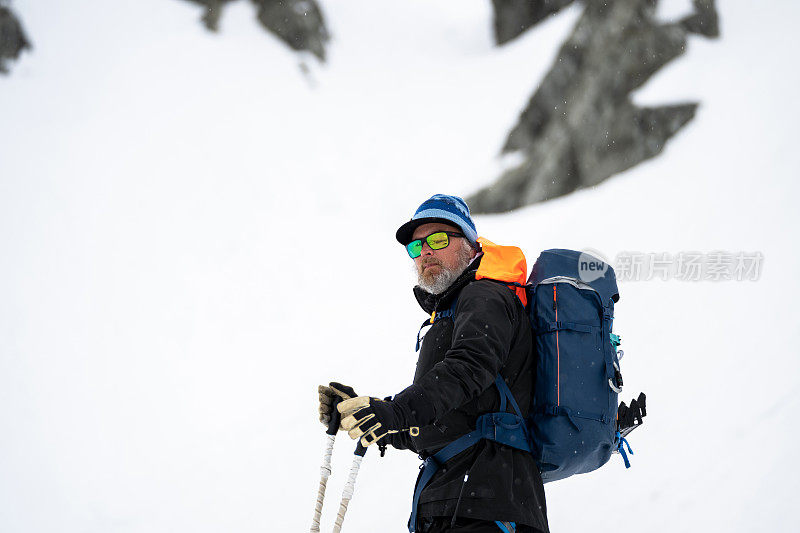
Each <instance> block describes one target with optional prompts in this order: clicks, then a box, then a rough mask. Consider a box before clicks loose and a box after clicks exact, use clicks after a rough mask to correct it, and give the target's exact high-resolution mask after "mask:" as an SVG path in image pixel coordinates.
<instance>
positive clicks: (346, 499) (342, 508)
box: [333, 440, 367, 533]
mask: <svg viewBox="0 0 800 533" xmlns="http://www.w3.org/2000/svg"><path fill="white" fill-rule="evenodd" d="M365 453H367V449H366V448H365V447H364V446H362V445H361V441H360V440H359V441H358V445H357V446H356V451H355V452H354V455H355V457H353V465H352V466H351V467H350V475H349V476H348V478H347V484H346V485H345V486H344V491H342V502H341V503H340V504H339V512H338V513H336V523H335V524H334V525H333V533H339V532H340V531H341V530H342V522H344V514H345V513H346V512H347V505H348V504H349V503H350V500H351V499H353V493H354V492H355V490H356V477H357V476H358V470H359V469H360V468H361V461H362V460H363V459H364V454H365Z"/></svg>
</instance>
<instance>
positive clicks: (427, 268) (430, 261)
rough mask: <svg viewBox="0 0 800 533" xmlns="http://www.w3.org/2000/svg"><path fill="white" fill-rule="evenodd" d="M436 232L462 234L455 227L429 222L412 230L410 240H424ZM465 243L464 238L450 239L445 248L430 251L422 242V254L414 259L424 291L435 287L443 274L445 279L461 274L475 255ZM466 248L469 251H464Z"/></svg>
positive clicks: (473, 250) (425, 243)
mask: <svg viewBox="0 0 800 533" xmlns="http://www.w3.org/2000/svg"><path fill="white" fill-rule="evenodd" d="M437 231H450V232H457V233H462V232H461V229H459V228H457V227H455V226H451V225H449V224H444V223H441V222H430V223H428V224H423V225H421V226H419V227H418V228H417V229H416V230H414V233H413V235H412V240H416V239H424V238H425V237H427V236H428V235H430V234H431V233H436V232H437ZM465 243H466V240H465V238H464V237H450V244H449V245H448V246H447V247H446V248H442V249H441V250H431V247H430V246H428V243H427V242H425V241H424V240H423V241H422V254H421V255H420V256H419V257H417V258H415V259H414V264H415V265H416V267H417V276H418V278H419V282H420V286H421V287H422V288H424V289H427V288H428V287H432V286H435V285H436V281H437V279H440V278H442V274H445V275H446V278H454V277H455V276H453V275H452V274H453V273H455V275H456V276H457V275H459V274H461V272H463V271H464V268H466V266H467V265H468V264H469V261H470V260H471V259H472V258H473V257H475V254H476V253H477V252H476V251H475V249H473V248H472V247H468V246H465ZM467 247H468V248H469V249H468V250H465V249H466V248H467ZM450 281H452V279H450ZM434 292H436V291H434ZM439 292H440V291H439Z"/></svg>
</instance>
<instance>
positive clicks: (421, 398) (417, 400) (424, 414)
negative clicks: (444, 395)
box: [392, 385, 436, 428]
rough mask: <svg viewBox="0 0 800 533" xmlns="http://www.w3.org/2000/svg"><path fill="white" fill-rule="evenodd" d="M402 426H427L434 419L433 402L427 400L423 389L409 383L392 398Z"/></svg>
mask: <svg viewBox="0 0 800 533" xmlns="http://www.w3.org/2000/svg"><path fill="white" fill-rule="evenodd" d="M392 405H393V406H394V407H395V411H396V412H397V414H398V416H399V418H400V420H401V421H402V425H403V427H404V428H410V427H414V426H416V427H423V426H427V425H428V424H430V423H431V422H433V421H434V420H435V419H436V412H435V411H434V408H433V402H431V401H430V400H428V398H427V396H426V395H425V390H424V389H423V388H422V387H420V386H419V385H411V386H410V387H408V388H407V389H405V390H403V391H402V392H400V393H399V394H396V395H395V397H394V399H393V400H392Z"/></svg>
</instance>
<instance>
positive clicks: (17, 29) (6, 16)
mask: <svg viewBox="0 0 800 533" xmlns="http://www.w3.org/2000/svg"><path fill="white" fill-rule="evenodd" d="M3 4H4V2H2V1H0V73H2V74H7V73H8V67H7V66H6V61H7V60H9V59H12V60H16V59H17V58H18V57H19V54H20V53H21V52H22V51H23V50H25V49H26V48H30V47H31V44H30V42H29V41H28V38H27V37H26V36H25V32H24V31H23V29H22V24H20V22H19V19H17V17H16V16H15V15H14V13H12V12H11V9H9V8H8V7H6V5H3Z"/></svg>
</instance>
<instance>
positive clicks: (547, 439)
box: [528, 249, 644, 483]
mask: <svg viewBox="0 0 800 533" xmlns="http://www.w3.org/2000/svg"><path fill="white" fill-rule="evenodd" d="M528 291H529V292H528V294H529V298H528V301H529V310H528V312H529V317H530V320H531V325H532V327H533V333H534V335H535V339H534V345H535V352H536V356H537V357H536V385H535V394H534V398H533V405H532V406H531V411H530V412H531V415H530V418H529V430H530V434H529V437H530V439H531V440H532V443H533V444H534V446H532V448H533V453H534V454H535V456H536V460H537V462H538V463H539V470H540V471H541V473H542V481H544V482H545V483H547V482H549V481H555V480H558V479H564V478H566V477H569V476H571V475H573V474H582V473H586V472H591V471H593V470H596V469H597V468H600V467H601V466H603V465H604V464H605V463H606V462H607V461H608V460H609V458H610V457H611V454H612V453H613V452H615V451H620V452H621V455H622V457H623V459H624V461H625V466H630V464H629V462H628V459H627V455H626V453H625V449H624V447H623V444H624V445H627V442H626V441H625V438H624V436H623V435H622V433H621V431H620V429H622V430H623V431H624V430H625V429H628V428H619V427H618V424H617V415H618V406H617V401H618V394H619V392H620V389H621V387H622V375H621V374H620V369H619V358H618V352H617V347H618V346H619V343H620V338H619V337H618V336H617V335H614V334H613V333H612V325H613V320H614V304H615V303H616V302H617V301H618V300H619V292H618V290H617V282H616V277H615V275H614V269H613V268H611V267H610V266H609V265H608V264H606V263H604V262H603V261H601V260H599V259H597V258H595V257H593V256H591V255H589V254H586V253H581V252H576V251H573V250H559V249H553V250H545V251H544V252H542V253H541V255H539V258H538V259H537V260H536V263H535V264H534V265H533V269H532V271H531V275H530V277H529V278H528ZM619 353H620V354H621V353H622V352H621V351H620V352H619ZM640 404H641V407H642V408H644V396H643V395H642V396H640V398H639V400H638V401H637V400H634V401H633V402H632V405H633V406H634V408H635V409H638V408H639V405H640ZM637 414H638V413H637ZM642 416H643V415H642ZM639 422H641V419H639ZM629 451H630V448H629Z"/></svg>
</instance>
